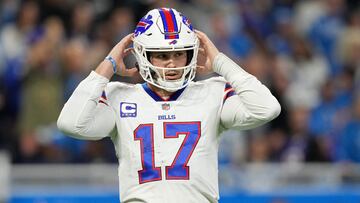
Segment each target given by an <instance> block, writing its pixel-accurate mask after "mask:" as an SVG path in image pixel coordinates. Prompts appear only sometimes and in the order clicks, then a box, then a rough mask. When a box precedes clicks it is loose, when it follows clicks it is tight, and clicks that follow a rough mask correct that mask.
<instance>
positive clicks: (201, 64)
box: [195, 30, 219, 74]
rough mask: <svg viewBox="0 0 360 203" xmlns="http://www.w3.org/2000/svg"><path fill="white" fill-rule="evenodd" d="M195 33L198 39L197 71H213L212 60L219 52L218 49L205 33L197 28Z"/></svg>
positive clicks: (201, 72)
mask: <svg viewBox="0 0 360 203" xmlns="http://www.w3.org/2000/svg"><path fill="white" fill-rule="evenodd" d="M195 33H196V35H197V36H198V39H199V40H200V47H199V53H198V61H197V62H198V64H197V71H198V72H199V73H200V74H205V73H210V72H213V62H214V59H215V56H216V55H218V54H219V50H218V49H217V48H216V46H215V45H214V43H213V42H212V41H211V40H210V39H209V37H208V36H207V35H206V34H205V33H203V32H201V31H199V30H196V31H195Z"/></svg>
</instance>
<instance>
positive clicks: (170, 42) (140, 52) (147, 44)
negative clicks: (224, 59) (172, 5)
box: [134, 8, 199, 92]
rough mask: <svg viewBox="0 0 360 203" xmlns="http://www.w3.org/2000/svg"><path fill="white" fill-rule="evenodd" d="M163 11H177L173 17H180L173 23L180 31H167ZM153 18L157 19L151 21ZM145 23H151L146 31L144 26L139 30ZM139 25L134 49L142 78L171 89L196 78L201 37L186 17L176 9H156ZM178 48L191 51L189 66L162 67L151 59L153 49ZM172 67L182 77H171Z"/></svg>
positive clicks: (168, 50)
mask: <svg viewBox="0 0 360 203" xmlns="http://www.w3.org/2000/svg"><path fill="white" fill-rule="evenodd" d="M160 11H162V12H164V11H166V12H171V13H172V14H174V15H173V19H176V20H174V22H173V23H177V25H176V26H177V28H178V30H177V32H172V33H170V34H169V33H166V32H164V30H165V28H164V27H162V26H164V22H162V21H163V18H162V17H161V15H160V14H161V12H160ZM152 19H153V20H154V21H155V22H153V21H151V20H152ZM146 20H147V21H146ZM144 22H146V23H148V25H149V27H145V31H144V29H143V30H140V31H139V30H138V27H139V24H141V23H142V24H141V25H143V24H144ZM153 23H155V25H152V24H153ZM167 23H169V22H167ZM139 24H138V27H137V29H136V30H135V38H134V52H135V56H136V59H137V61H138V65H139V72H140V75H141V76H142V78H143V79H144V80H145V81H146V82H149V83H150V84H152V85H154V86H156V87H159V88H161V89H164V90H166V91H169V92H174V91H177V90H179V89H182V88H184V87H186V86H187V85H188V84H189V82H190V81H192V80H193V79H194V78H195V74H196V63H197V54H198V48H199V41H198V39H197V36H196V34H195V33H194V31H193V30H192V27H191V25H190V24H189V23H188V20H187V19H186V17H184V16H183V15H181V14H180V13H178V12H177V11H176V10H174V9H167V10H165V9H164V8H162V9H154V10H152V11H150V12H149V13H148V14H147V15H146V16H145V17H144V18H143V19H142V20H140V22H139ZM141 28H143V27H141ZM138 32H140V34H139V33H138ZM169 36H170V37H169ZM174 36H177V37H174ZM174 51H186V52H187V54H186V55H187V62H186V65H185V66H183V67H175V68H168V67H158V66H154V65H153V64H152V63H151V61H150V56H149V54H150V53H151V52H174ZM171 70H176V71H182V76H181V77H180V78H179V79H177V80H167V79H166V76H165V73H166V72H167V71H171Z"/></svg>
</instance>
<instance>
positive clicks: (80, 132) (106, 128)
mask: <svg viewBox="0 0 360 203" xmlns="http://www.w3.org/2000/svg"><path fill="white" fill-rule="evenodd" d="M108 81H109V80H108V79H107V78H105V77H102V76H99V75H97V74H96V73H95V72H92V73H91V74H90V75H89V76H88V77H87V78H86V79H85V80H83V81H82V82H81V83H80V84H79V86H78V87H77V88H76V90H75V91H74V93H73V94H72V95H71V97H70V98H69V100H68V101H67V102H66V104H65V105H64V107H63V109H62V111H61V113H60V116H59V118H58V122H57V124H58V127H59V129H60V130H62V131H64V132H66V133H68V134H71V135H72V136H74V137H76V138H80V139H100V138H102V137H105V136H107V135H108V133H109V132H110V131H111V129H112V128H113V126H114V123H115V119H114V116H113V112H112V110H111V108H110V107H108V106H106V105H104V104H99V103H98V101H99V98H100V96H101V93H102V91H103V90H104V88H105V86H106V84H107V83H108Z"/></svg>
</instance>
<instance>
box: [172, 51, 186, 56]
mask: <svg viewBox="0 0 360 203" xmlns="http://www.w3.org/2000/svg"><path fill="white" fill-rule="evenodd" d="M174 55H175V57H181V56H184V55H185V52H183V51H178V52H175V54H174Z"/></svg>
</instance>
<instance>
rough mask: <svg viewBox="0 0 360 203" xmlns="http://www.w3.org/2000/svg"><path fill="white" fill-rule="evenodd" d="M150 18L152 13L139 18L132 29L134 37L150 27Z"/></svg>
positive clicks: (151, 22)
mask: <svg viewBox="0 0 360 203" xmlns="http://www.w3.org/2000/svg"><path fill="white" fill-rule="evenodd" d="M151 19H152V15H147V16H146V17H144V18H141V20H140V21H139V22H138V24H137V25H136V28H135V31H134V34H135V37H137V36H138V35H141V34H142V33H144V32H146V30H148V29H149V28H150V27H151V25H152V24H153V21H152V20H151Z"/></svg>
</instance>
